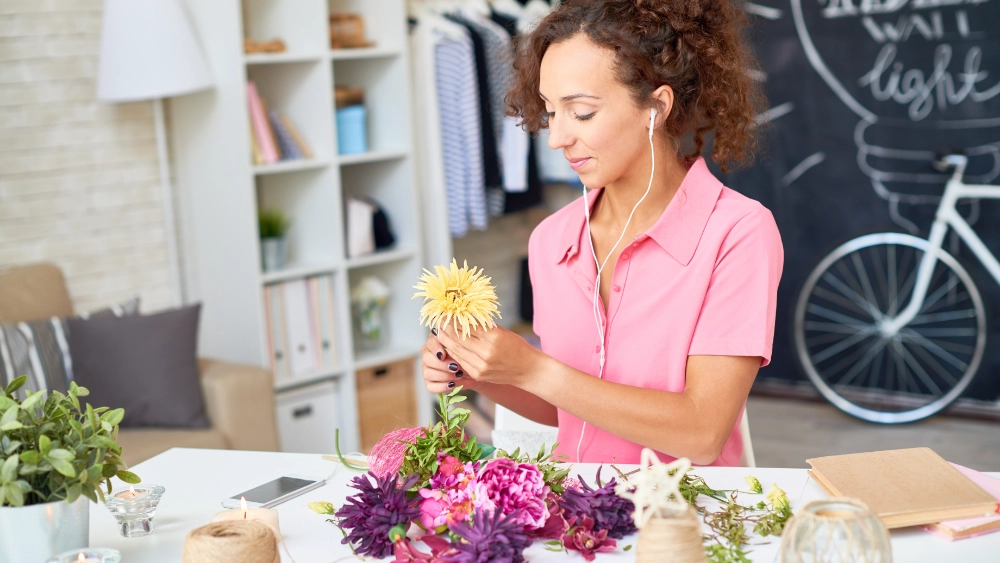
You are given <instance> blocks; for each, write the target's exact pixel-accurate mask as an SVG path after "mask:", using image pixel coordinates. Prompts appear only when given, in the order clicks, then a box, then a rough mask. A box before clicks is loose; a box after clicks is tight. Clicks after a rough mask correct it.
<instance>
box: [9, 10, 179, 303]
mask: <svg viewBox="0 0 1000 563" xmlns="http://www.w3.org/2000/svg"><path fill="white" fill-rule="evenodd" d="M103 4H104V2H103V0H3V2H0V269H5V268H7V267H9V266H13V265H17V264H24V263H27V262H35V261H42V260H46V261H52V262H55V263H56V264H58V265H59V266H60V267H61V268H62V270H63V272H64V274H65V275H66V277H67V281H68V283H69V289H70V293H71V294H72V296H73V300H74V302H75V303H76V306H77V309H78V310H87V309H91V308H95V307H97V306H100V305H104V304H108V303H112V302H116V301H120V300H124V299H127V298H128V297H131V296H132V295H136V294H139V295H141V296H142V299H143V310H145V311H152V310H156V309H161V308H163V307H166V306H168V305H169V304H170V296H171V281H170V270H169V264H168V259H167V248H166V243H165V240H166V239H165V233H166V231H165V229H164V220H163V209H162V205H161V199H160V187H159V165H158V161H157V157H156V138H155V132H154V126H153V110H152V104H151V103H150V102H138V103H129V104H121V105H108V104H104V103H102V102H99V101H98V100H97V99H96V96H95V91H96V77H97V66H98V49H99V43H100V31H101V9H102V6H103Z"/></svg>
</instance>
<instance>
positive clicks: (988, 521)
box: [924, 463, 1000, 540]
mask: <svg viewBox="0 0 1000 563" xmlns="http://www.w3.org/2000/svg"><path fill="white" fill-rule="evenodd" d="M951 465H952V467H954V468H955V469H957V470H958V471H959V473H961V474H962V475H965V476H966V477H968V478H969V479H971V480H972V482H973V483H975V484H977V485H979V486H980V487H982V488H983V490H984V491H986V492H988V493H990V494H991V495H993V497H994V498H996V499H997V502H1000V479H997V478H996V477H990V476H989V475H983V474H982V473H980V472H978V471H976V470H975V469H969V468H968V467H962V466H961V465H958V464H957V463H952V464H951ZM924 530H927V531H928V532H931V533H933V534H937V535H939V536H943V537H945V538H947V539H949V540H961V539H965V538H971V537H973V536H981V535H983V534H988V533H990V532H996V531H1000V514H994V515H993V516H982V517H979V518H963V519H960V520H945V521H943V522H937V523H935V524H928V525H926V526H924Z"/></svg>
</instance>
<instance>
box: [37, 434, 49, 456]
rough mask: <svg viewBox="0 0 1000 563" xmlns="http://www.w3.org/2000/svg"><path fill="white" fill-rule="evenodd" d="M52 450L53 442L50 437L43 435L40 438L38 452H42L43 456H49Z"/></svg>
mask: <svg viewBox="0 0 1000 563" xmlns="http://www.w3.org/2000/svg"><path fill="white" fill-rule="evenodd" d="M43 431H44V430H43ZM51 449H52V440H50V439H49V437H48V436H46V435H45V434H42V435H41V436H39V437H38V450H39V451H40V452H42V455H43V456H45V455H49V450H51Z"/></svg>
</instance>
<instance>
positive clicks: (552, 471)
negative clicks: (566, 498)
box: [497, 443, 569, 495]
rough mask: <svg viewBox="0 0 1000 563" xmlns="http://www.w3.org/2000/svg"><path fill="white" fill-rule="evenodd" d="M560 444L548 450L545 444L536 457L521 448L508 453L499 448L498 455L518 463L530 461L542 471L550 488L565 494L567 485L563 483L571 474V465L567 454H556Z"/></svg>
mask: <svg viewBox="0 0 1000 563" xmlns="http://www.w3.org/2000/svg"><path fill="white" fill-rule="evenodd" d="M558 446H559V444H558V443H557V444H553V445H552V449H550V450H549V451H548V452H546V451H545V446H544V445H543V446H542V448H541V449H540V450H538V454H536V455H535V456H534V457H532V456H530V455H528V454H527V453H524V454H522V453H521V448H517V449H516V450H514V451H513V452H512V453H507V452H505V451H503V450H497V457H498V458H501V457H504V458H507V459H511V460H514V461H516V462H518V463H530V464H533V465H536V466H537V467H538V469H539V470H541V472H542V479H544V480H545V484H546V485H548V486H549V490H551V491H552V492H553V493H555V494H557V495H561V494H563V491H565V490H566V487H565V486H564V485H563V483H565V482H566V478H567V477H568V476H569V467H566V466H565V462H566V456H564V455H561V454H560V455H559V456H556V455H555V451H556V447H558Z"/></svg>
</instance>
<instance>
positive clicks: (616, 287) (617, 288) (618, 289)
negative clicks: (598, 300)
mask: <svg viewBox="0 0 1000 563" xmlns="http://www.w3.org/2000/svg"><path fill="white" fill-rule="evenodd" d="M614 290H615V291H621V290H622V286H620V285H616V286H615V287H614Z"/></svg>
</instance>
